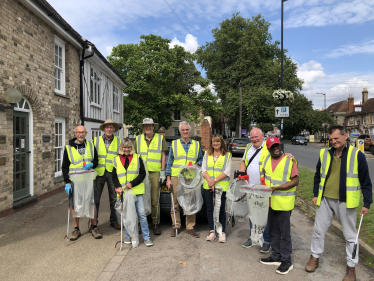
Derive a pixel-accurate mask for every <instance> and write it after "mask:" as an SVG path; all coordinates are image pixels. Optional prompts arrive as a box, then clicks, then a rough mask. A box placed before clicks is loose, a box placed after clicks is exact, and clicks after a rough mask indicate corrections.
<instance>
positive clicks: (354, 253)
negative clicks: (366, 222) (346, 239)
mask: <svg viewBox="0 0 374 281" xmlns="http://www.w3.org/2000/svg"><path fill="white" fill-rule="evenodd" d="M363 217H364V215H361V220H360V226H359V227H358V232H357V236H356V242H355V244H354V246H353V252H352V259H354V258H355V257H356V252H357V241H358V235H359V234H360V228H361V223H362V218H363Z"/></svg>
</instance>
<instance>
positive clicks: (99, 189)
mask: <svg viewBox="0 0 374 281" xmlns="http://www.w3.org/2000/svg"><path fill="white" fill-rule="evenodd" d="M95 181H96V189H95V191H96V192H95V203H96V209H97V218H99V208H100V199H101V194H102V193H103V190H104V186H105V183H106V184H107V186H108V193H109V204H110V223H113V222H117V216H116V209H115V208H114V206H115V205H116V201H117V194H116V192H115V190H114V184H113V180H112V173H110V172H108V171H107V170H105V173H104V175H103V176H101V177H99V176H97V177H96V180H95Z"/></svg>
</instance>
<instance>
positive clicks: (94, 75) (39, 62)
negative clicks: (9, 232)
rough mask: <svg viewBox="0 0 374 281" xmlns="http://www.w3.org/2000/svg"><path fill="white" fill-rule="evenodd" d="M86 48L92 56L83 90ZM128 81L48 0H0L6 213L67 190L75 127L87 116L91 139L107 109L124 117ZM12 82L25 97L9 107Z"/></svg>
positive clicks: (0, 152)
mask: <svg viewBox="0 0 374 281" xmlns="http://www.w3.org/2000/svg"><path fill="white" fill-rule="evenodd" d="M83 48H85V50H86V51H85V53H86V55H89V54H92V56H91V57H90V58H88V59H87V60H86V61H85V63H84V68H83V69H84V70H85V75H84V79H83V80H85V81H83V80H82V82H83V85H84V87H83V91H82V92H83V96H82V97H81V95H80V94H81V90H80V82H81V79H80V71H81V67H80V60H81V55H82V50H83ZM124 87H125V81H124V80H122V79H121V77H120V76H119V74H118V73H117V72H116V71H115V70H114V68H113V67H112V66H110V65H109V63H108V62H107V61H106V59H105V58H104V57H103V56H102V54H100V52H99V51H98V50H97V49H96V48H95V46H94V45H93V44H92V43H90V42H88V41H86V40H85V39H83V38H82V37H81V36H80V35H79V34H78V33H77V32H76V31H75V30H74V29H73V28H72V27H71V26H70V25H69V24H68V23H67V22H66V21H65V20H64V19H63V18H62V17H61V16H60V15H59V14H58V13H57V12H56V11H55V10H54V9H53V7H52V6H51V5H49V4H48V2H47V1H45V0H19V1H17V0H1V1H0V217H1V216H4V215H7V214H9V213H12V212H13V210H14V209H15V208H18V207H21V206H23V205H25V204H27V203H30V202H33V201H36V200H40V199H43V198H45V197H48V196H50V195H52V194H54V193H57V192H59V191H61V190H62V188H63V186H64V182H63V181H62V176H61V162H62V153H63V149H64V145H65V144H67V142H68V140H69V139H71V138H72V137H73V132H74V128H75V127H76V126H77V125H79V124H81V123H83V122H86V125H87V129H88V135H87V139H89V140H91V139H92V136H94V135H95V134H97V131H95V129H98V128H99V126H100V124H99V123H102V122H103V121H104V120H105V119H106V118H107V117H109V118H112V119H114V120H115V121H118V123H120V124H121V123H122V122H120V121H121V120H123V113H121V112H122V111H123V110H122V95H123V88H124ZM12 88H13V89H17V90H18V91H19V92H20V93H21V94H22V100H21V101H20V102H19V103H18V104H16V105H15V108H14V110H12V109H4V106H9V104H7V103H6V101H5V100H4V92H5V91H6V90H7V89H12ZM82 113H84V115H83V114H82ZM82 117H83V118H82ZM82 119H83V120H82ZM118 134H122V135H123V131H121V132H118Z"/></svg>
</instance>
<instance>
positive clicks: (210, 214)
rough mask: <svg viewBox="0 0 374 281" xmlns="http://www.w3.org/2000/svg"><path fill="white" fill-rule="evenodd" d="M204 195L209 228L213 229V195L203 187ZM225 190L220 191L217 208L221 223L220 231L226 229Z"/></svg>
mask: <svg viewBox="0 0 374 281" xmlns="http://www.w3.org/2000/svg"><path fill="white" fill-rule="evenodd" d="M204 195H205V202H206V213H207V217H208V223H209V229H210V230H214V221H213V211H214V205H213V197H214V192H211V190H210V189H209V190H208V189H204ZM225 205H226V192H222V196H221V208H220V209H219V222H220V223H221V224H222V232H225V230H226V210H225Z"/></svg>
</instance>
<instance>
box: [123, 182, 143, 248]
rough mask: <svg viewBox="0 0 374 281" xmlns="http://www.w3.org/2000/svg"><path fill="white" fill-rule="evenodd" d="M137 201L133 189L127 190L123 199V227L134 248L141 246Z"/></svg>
mask: <svg viewBox="0 0 374 281" xmlns="http://www.w3.org/2000/svg"><path fill="white" fill-rule="evenodd" d="M136 200H137V199H136V195H134V192H133V191H132V189H126V192H125V196H124V198H123V212H122V216H123V225H124V226H125V229H126V230H127V232H128V234H129V235H130V237H131V243H132V247H133V248H136V247H138V245H139V232H138V216H137V214H136V207H135V202H136Z"/></svg>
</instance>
